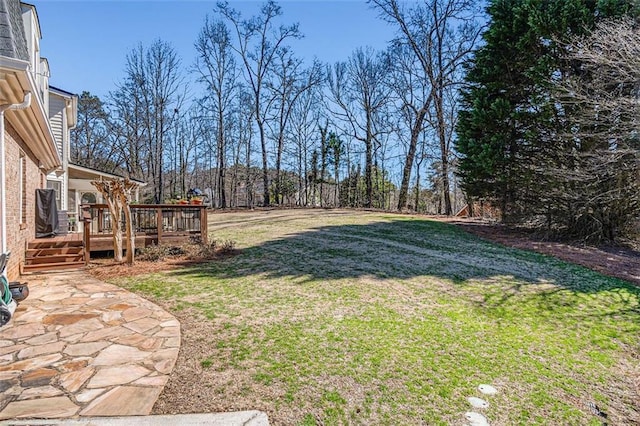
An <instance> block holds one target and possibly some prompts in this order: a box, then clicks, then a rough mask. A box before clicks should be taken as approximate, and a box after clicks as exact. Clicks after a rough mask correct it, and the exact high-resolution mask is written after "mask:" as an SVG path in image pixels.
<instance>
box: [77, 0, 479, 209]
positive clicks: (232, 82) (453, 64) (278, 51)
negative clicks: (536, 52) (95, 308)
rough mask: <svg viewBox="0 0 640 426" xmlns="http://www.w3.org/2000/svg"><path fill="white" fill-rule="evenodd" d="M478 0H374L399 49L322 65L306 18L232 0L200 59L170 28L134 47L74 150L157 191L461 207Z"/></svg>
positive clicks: (90, 104)
mask: <svg viewBox="0 0 640 426" xmlns="http://www.w3.org/2000/svg"><path fill="white" fill-rule="evenodd" d="M474 3H475V2H472V1H466V0H424V1H423V2H417V3H405V2H400V1H397V0H372V1H370V2H369V4H370V6H371V7H372V8H373V9H374V10H376V11H377V12H378V13H379V15H380V18H381V22H380V24H381V25H385V24H386V25H391V26H393V28H395V29H396V30H397V32H396V37H395V38H394V40H392V41H390V43H389V46H388V48H387V49H385V50H374V49H372V48H369V47H361V48H357V49H356V50H355V51H354V52H353V53H352V55H351V56H350V57H349V58H348V59H347V60H346V61H343V62H337V63H334V64H321V63H319V62H317V61H314V62H312V63H305V62H304V61H303V59H302V58H301V57H299V56H297V55H296V52H295V51H294V50H293V49H292V47H291V45H290V42H291V41H293V40H296V39H298V38H300V37H302V32H301V29H300V28H299V27H298V25H297V24H286V19H285V17H284V15H283V11H282V9H281V8H280V6H279V5H278V4H277V3H275V2H274V1H267V2H266V3H265V4H263V5H262V7H261V8H260V10H259V12H258V13H257V14H256V15H254V16H250V17H244V16H242V15H241V14H240V12H239V11H237V10H235V9H234V8H233V7H232V6H231V5H230V4H229V3H227V2H220V3H218V4H217V5H216V7H215V9H214V10H213V12H212V13H211V15H209V16H207V17H206V19H205V17H203V20H204V24H203V26H202V28H201V31H200V34H199V36H198V38H197V40H195V41H194V44H195V47H196V51H197V58H195V60H193V61H192V63H190V64H189V63H185V62H183V61H184V60H183V59H181V58H179V57H178V55H177V53H176V51H175V49H174V48H173V47H172V46H171V45H170V44H168V43H166V42H164V41H162V40H157V41H155V42H153V43H152V44H151V45H150V46H143V45H140V46H138V47H137V48H136V49H134V50H132V51H131V52H130V53H129V54H128V55H127V57H126V66H125V73H124V76H123V78H122V80H121V81H120V83H119V84H118V85H117V87H116V89H115V90H114V91H112V92H111V93H110V94H109V96H108V97H107V98H106V99H105V100H101V99H98V98H97V97H95V96H92V95H91V94H89V93H83V95H82V96H81V99H80V118H79V125H78V127H77V129H76V130H75V132H74V135H73V150H72V155H73V158H72V160H73V161H74V162H76V163H79V164H82V165H87V166H91V167H96V168H99V169H103V170H105V171H109V172H118V173H122V174H125V175H127V176H130V177H135V178H139V179H143V180H145V181H146V182H148V186H147V191H148V193H147V200H148V201H152V202H165V201H167V200H170V199H174V198H177V197H184V196H185V195H186V191H187V190H188V189H189V188H194V187H199V188H203V189H210V191H211V198H212V202H213V204H214V206H216V207H221V208H226V207H238V206H246V207H253V206H257V205H274V204H275V205H291V206H344V207H374V208H385V209H398V210H403V209H406V208H411V209H415V210H419V209H420V210H422V211H426V212H430V213H444V214H451V213H452V212H454V209H455V208H457V207H460V204H461V200H462V197H461V196H460V195H459V194H457V193H456V187H457V186H456V185H452V183H451V182H452V179H455V177H454V165H455V153H454V152H453V151H452V148H451V140H452V138H453V135H454V130H453V129H454V128H455V124H456V109H457V103H458V100H457V86H458V85H459V84H460V81H461V78H462V65H463V63H464V61H466V60H468V59H469V55H470V54H471V52H472V50H473V49H474V47H475V46H476V44H477V42H478V36H479V34H480V30H481V29H480V26H479V24H478V17H479V16H480V15H479V11H478V10H477V9H476V7H475V6H474ZM188 80H192V81H194V83H193V84H192V86H191V87H189V85H188V84H187V81H188ZM410 194H412V195H411V197H410ZM452 197H453V199H454V201H455V200H459V202H458V205H457V206H456V205H455V202H453V203H452ZM410 198H411V200H410Z"/></svg>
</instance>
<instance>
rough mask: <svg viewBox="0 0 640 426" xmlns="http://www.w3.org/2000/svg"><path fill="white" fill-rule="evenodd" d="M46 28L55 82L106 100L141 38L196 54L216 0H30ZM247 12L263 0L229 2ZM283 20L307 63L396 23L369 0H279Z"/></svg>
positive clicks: (335, 56) (347, 50) (338, 53)
mask: <svg viewBox="0 0 640 426" xmlns="http://www.w3.org/2000/svg"><path fill="white" fill-rule="evenodd" d="M31 3H33V4H34V5H35V6H36V9H37V11H38V16H39V18H40V27H41V30H42V40H41V54H42V56H44V57H46V58H48V59H49V65H50V68H51V80H50V84H51V85H53V86H56V87H59V88H61V89H64V90H67V91H69V92H73V93H78V94H79V93H81V92H82V91H84V90H86V91H89V92H91V93H93V94H96V95H98V96H100V97H101V98H102V97H104V96H106V95H107V93H108V92H109V91H111V90H114V89H115V86H116V83H117V82H119V81H121V80H122V77H123V75H124V73H123V70H124V66H125V57H126V55H127V53H129V51H130V50H131V49H132V48H134V47H135V46H137V45H138V43H140V42H142V43H143V44H144V45H149V44H150V43H151V42H152V41H153V40H155V39H158V38H160V39H162V40H164V41H167V42H170V43H171V44H172V45H173V47H174V48H175V49H176V51H177V52H178V54H179V55H180V57H181V59H182V62H183V65H184V66H185V68H186V67H189V66H191V64H193V62H194V58H195V56H196V52H195V49H194V47H193V44H194V42H195V40H196V38H197V36H198V33H199V31H200V29H201V27H202V25H203V23H204V19H205V16H206V15H207V14H210V15H211V14H212V13H213V10H214V7H215V1H205V0H200V1H195V0H192V1H178V0H172V1H167V0H165V1H125V0H119V1H118V0H111V1H88V0H82V1H69V0H33V1H31ZM230 3H231V5H232V6H233V7H234V8H236V9H238V10H240V11H241V12H242V14H243V16H244V17H249V16H252V15H254V14H257V13H258V12H259V7H260V4H261V3H262V2H256V1H238V0H235V1H234V0H232V1H230ZM278 3H279V4H280V6H281V7H282V10H283V12H284V16H283V22H285V23H294V22H298V23H299V24H300V30H301V31H302V33H303V34H304V35H305V38H304V39H303V40H301V41H296V42H295V43H294V44H293V46H294V49H295V51H296V53H297V55H298V56H301V57H303V58H304V59H305V62H306V63H308V64H310V63H311V61H312V60H313V58H314V57H317V58H318V59H319V60H321V61H323V62H335V61H338V60H346V59H347V58H348V57H349V55H350V54H351V52H353V50H354V49H355V48H357V47H360V46H372V47H374V48H384V47H385V45H386V42H387V41H388V40H390V39H391V38H392V37H393V29H392V28H391V27H389V26H388V25H387V24H385V23H384V22H383V21H381V20H380V19H379V18H378V17H377V12H376V11H374V10H372V9H371V8H370V7H369V5H367V4H366V2H365V1H364V0H331V1H319V0H282V1H280V2H278Z"/></svg>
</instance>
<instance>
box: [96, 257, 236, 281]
mask: <svg viewBox="0 0 640 426" xmlns="http://www.w3.org/2000/svg"><path fill="white" fill-rule="evenodd" d="M238 253H239V251H237V250H231V251H224V252H223V251H220V252H217V253H215V254H212V255H207V256H192V255H183V256H171V257H167V258H164V259H160V260H157V261H144V260H136V261H135V264H134V265H133V266H130V265H127V264H126V263H116V262H115V261H114V260H113V259H111V258H104V259H91V263H90V264H89V266H88V268H87V271H88V272H89V273H90V274H91V275H93V276H94V277H96V278H99V279H101V280H109V279H111V278H119V277H133V276H136V275H146V274H152V273H155V272H161V271H173V270H175V269H180V268H184V267H189V266H194V265H198V264H200V263H206V262H210V261H212V260H221V259H225V258H227V257H230V256H235V255H237V254H238Z"/></svg>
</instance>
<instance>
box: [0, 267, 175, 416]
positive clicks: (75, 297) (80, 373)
mask: <svg viewBox="0 0 640 426" xmlns="http://www.w3.org/2000/svg"><path fill="white" fill-rule="evenodd" d="M27 280H28V282H29V290H30V295H29V297H28V298H27V299H26V300H25V301H24V302H23V303H22V304H20V306H19V307H18V309H17V310H16V313H15V315H14V317H13V319H12V320H11V323H9V324H8V325H6V326H4V327H2V328H0V420H6V419H19V418H43V419H53V418H69V417H77V416H129V415H148V414H149V413H150V412H151V409H152V407H153V404H154V403H155V401H156V399H157V398H158V396H159V395H160V392H161V391H162V389H163V387H164V385H165V384H166V382H167V380H168V378H169V373H171V370H172V369H173V366H174V364H175V362H176V358H177V356H178V350H179V348H180V324H179V323H178V321H177V320H176V319H175V318H174V317H173V316H172V315H171V314H169V313H167V312H166V311H164V310H163V309H161V308H160V307H158V306H157V305H155V304H153V303H151V302H149V301H148V300H145V299H143V298H141V297H139V296H137V295H135V294H132V293H130V292H128V291H126V290H123V289H121V288H119V287H116V286H113V285H111V284H107V283H104V282H101V281H99V280H96V279H95V278H93V277H91V276H89V275H88V274H87V273H86V272H84V271H73V272H60V273H55V274H47V275H37V276H29V277H27Z"/></svg>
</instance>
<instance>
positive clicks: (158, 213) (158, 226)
mask: <svg viewBox="0 0 640 426" xmlns="http://www.w3.org/2000/svg"><path fill="white" fill-rule="evenodd" d="M163 226H164V224H163V223H162V207H158V208H157V209H156V231H157V234H158V245H160V242H161V241H162V227H163Z"/></svg>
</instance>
